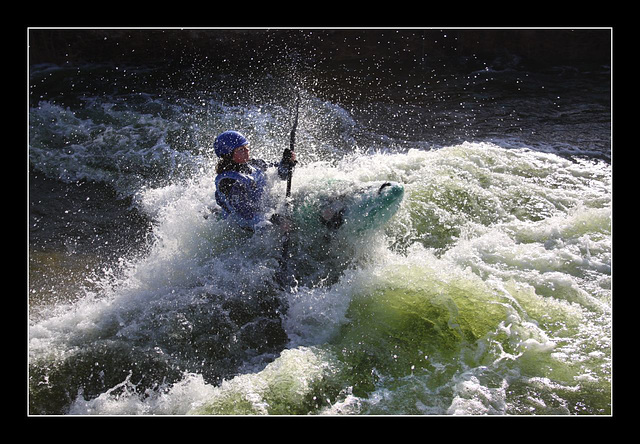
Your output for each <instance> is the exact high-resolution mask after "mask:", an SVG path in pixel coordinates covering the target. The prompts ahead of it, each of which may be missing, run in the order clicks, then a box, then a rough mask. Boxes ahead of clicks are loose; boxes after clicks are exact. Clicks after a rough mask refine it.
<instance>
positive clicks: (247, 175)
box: [215, 165, 267, 229]
mask: <svg viewBox="0 0 640 444" xmlns="http://www.w3.org/2000/svg"><path fill="white" fill-rule="evenodd" d="M246 167H247V172H239V171H224V172H222V173H220V174H218V175H217V176H216V179H215V184H216V193H215V198H216V202H217V203H218V205H220V207H221V208H222V217H223V218H225V219H227V218H230V219H231V220H233V221H234V222H235V223H237V224H238V225H239V226H240V227H242V228H246V229H255V228H256V226H257V225H259V224H261V223H263V222H265V215H264V208H263V197H264V192H265V189H266V185H267V181H266V177H265V175H264V173H263V171H262V170H261V169H260V168H256V167H255V166H252V165H246ZM224 181H228V182H226V183H225V184H224V186H223V182H224Z"/></svg>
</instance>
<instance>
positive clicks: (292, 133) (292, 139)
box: [287, 92, 300, 198]
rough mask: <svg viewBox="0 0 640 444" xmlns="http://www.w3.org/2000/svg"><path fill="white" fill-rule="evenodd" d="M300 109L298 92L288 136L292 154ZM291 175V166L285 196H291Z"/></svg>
mask: <svg viewBox="0 0 640 444" xmlns="http://www.w3.org/2000/svg"><path fill="white" fill-rule="evenodd" d="M299 110H300V92H298V97H297V99H296V115H295V117H294V119H293V127H292V128H291V137H290V138H289V150H290V151H291V154H293V152H294V149H295V146H296V129H297V128H298V114H299ZM291 176H293V168H289V174H288V175H287V198H288V197H289V196H291Z"/></svg>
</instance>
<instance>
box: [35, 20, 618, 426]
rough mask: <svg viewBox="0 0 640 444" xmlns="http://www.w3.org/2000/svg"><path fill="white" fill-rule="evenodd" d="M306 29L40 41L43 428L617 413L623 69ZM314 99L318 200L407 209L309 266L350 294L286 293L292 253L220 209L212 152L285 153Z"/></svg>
mask: <svg viewBox="0 0 640 444" xmlns="http://www.w3.org/2000/svg"><path fill="white" fill-rule="evenodd" d="M487 32H488V31H487ZM577 32H580V31H577ZM583 32H585V33H586V32H587V31H583ZM601 32H604V33H605V35H604V39H603V40H602V41H605V44H604V46H605V47H606V46H607V45H606V41H607V39H608V35H606V32H607V31H606V30H605V31H601ZM285 34H286V35H289V34H287V33H284V34H282V35H279V34H278V33H275V34H274V33H266V34H265V35H267V37H266V38H265V39H262V40H260V41H261V43H260V44H258V43H256V41H257V38H256V37H255V35H253V34H251V33H250V32H244V33H235V34H233V36H232V37H229V34H226V33H224V32H222V31H217V32H215V33H213V32H211V33H210V34H206V33H204V34H198V35H197V36H191V38H190V39H185V38H181V39H166V41H165V45H164V46H163V50H162V51H164V52H162V51H161V49H159V48H158V47H156V46H154V45H153V44H150V42H152V41H153V38H155V37H157V36H158V34H157V33H149V34H147V38H146V39H142V40H141V39H140V35H144V33H142V34H136V36H137V37H136V39H133V38H132V37H127V33H126V32H124V31H122V32H120V33H119V34H118V35H116V34H113V36H112V35H111V34H108V35H107V38H104V37H105V36H104V35H101V36H100V37H101V38H98V37H96V35H94V34H87V35H86V38H85V39H84V40H77V39H76V40H74V39H70V38H69V37H64V36H59V35H58V36H57V37H56V38H54V39H49V40H46V39H44V38H43V37H42V36H41V35H37V36H36V35H34V37H33V39H32V48H33V49H32V53H33V62H32V63H31V64H30V70H29V91H30V94H29V103H30V110H29V139H30V140H29V162H30V163H29V167H30V173H29V199H28V224H29V315H30V318H29V333H30V335H29V342H28V349H29V356H30V365H29V378H30V379H29V382H30V383H29V411H30V413H31V414H69V413H71V414H87V413H98V414H185V413H188V414H192V413H210V414H227V413H239V414H262V413H267V414H307V413H319V414H487V413H489V414H581V413H586V414H608V413H610V412H611V396H610V386H611V353H610V339H611V331H610V329H611V300H612V295H611V282H610V279H611V242H610V238H611V220H610V210H611V159H612V151H611V149H612V141H611V128H612V123H611V66H610V65H609V64H608V63H606V60H605V63H602V60H593V59H592V60H577V59H572V60H567V61H568V62H570V63H560V61H559V60H556V59H554V58H553V57H551V56H550V57H549V61H548V62H547V63H542V61H543V60H544V57H543V56H542V55H541V51H535V50H534V49H532V48H533V47H535V46H536V45H535V38H536V37H535V36H530V37H531V38H534V40H529V44H528V45H527V46H526V47H527V48H528V49H527V51H524V50H522V48H524V47H525V46H523V45H521V46H519V47H518V46H514V47H510V46H509V44H507V43H504V47H500V44H499V42H500V41H501V40H496V39H494V42H496V43H495V45H496V46H495V47H494V50H493V52H489V51H488V50H487V46H486V45H485V46H484V47H482V48H480V47H478V48H472V49H473V50H469V48H468V46H464V45H463V43H462V42H468V41H469V40H468V38H467V37H464V36H462V35H461V34H460V35H458V34H456V33H449V34H448V35H447V33H446V32H444V31H438V32H435V31H434V32H431V33H424V32H422V31H420V32H417V31H416V32H412V33H409V32H405V33H402V35H401V36H400V37H401V38H400V37H399V36H398V34H393V33H392V34H391V35H389V34H388V33H387V34H386V36H387V37H386V40H385V39H384V38H383V37H384V36H385V35H384V34H380V33H374V32H373V31H372V32H371V34H369V35H368V38H365V37H367V33H366V32H360V33H358V35H354V34H345V35H338V36H336V34H335V33H327V34H326V35H325V36H324V38H320V39H317V40H316V39H312V38H311V37H309V35H310V34H312V33H308V34H307V36H306V37H305V39H304V41H303V42H302V43H301V42H300V40H299V39H298V40H291V41H287V40H286V39H285V37H286V35H285ZM316 34H319V33H316ZM43 35H44V34H43ZM48 35H49V37H50V36H51V35H50V34H48ZM167 35H168V33H163V34H162V36H163V38H166V36H167ZM203 35H205V36H207V35H208V36H209V38H210V39H211V42H217V43H215V44H213V43H212V46H213V47H215V48H216V50H218V52H208V53H207V52H205V51H204V50H203V49H202V48H203V45H202V42H203V38H204V37H203ZM585 35H586V34H585ZM599 35H602V34H599ZM278 36H279V37H282V38H277V37H278ZM487 36H490V34H487ZM116 37H117V38H116ZM465 38H467V40H465ZM538 38H539V39H540V40H539V41H540V45H539V46H541V47H544V46H545V45H548V40H549V39H548V38H542V37H540V36H538ZM446 39H451V40H452V41H454V40H455V41H457V42H458V43H457V46H456V47H455V48H454V49H455V50H456V51H453V52H452V49H451V48H452V46H450V47H447V48H448V49H447V48H445V49H446V50H445V49H442V48H440V46H438V45H437V44H436V43H434V42H437V41H439V42H444V41H447V40H446ZM456 39H457V40H456ZM258 40H259V39H258ZM514 40H517V39H514ZM583 40H584V41H587V42H591V44H593V41H594V40H593V37H592V36H591V33H589V36H588V38H587V37H585V38H584V39H583ZM44 41H47V42H49V46H46V47H45V46H44V43H43V42H44ZM143 41H147V42H146V44H143V43H141V42H143ZM373 41H375V42H379V43H375V44H374V43H372V42H373ZM578 41H579V40H575V39H574V40H571V45H572V47H573V48H574V51H573V54H576V53H578V52H579V51H578V49H579V48H580V46H579V45H578V43H576V42H578ZM597 41H598V42H600V46H598V47H599V48H601V47H602V41H601V40H597ZM69 42H71V43H69ZM105 42H109V43H110V44H111V45H112V46H108V47H107V46H105V45H106V43H105ZM114 42H117V44H115V45H114ZM340 42H342V44H343V45H344V46H342V47H341V46H340V45H339V44H338V43H340ZM169 43H171V44H169ZM567 44H568V43H567ZM584 44H586V43H584ZM92 45H94V46H93V47H94V48H100V49H99V50H96V51H94V54H97V56H95V57H94V58H90V57H88V56H87V54H88V53H89V51H88V48H91V47H92ZM314 45H315V46H314ZM336 45H337V46H336ZM559 45H560V46H559V48H561V49H562V40H560V41H559ZM454 46H455V45H454ZM60 47H63V48H68V49H70V50H69V51H67V52H66V53H65V51H58V50H57V48H60ZM115 47H117V48H118V51H117V52H114V49H113V48H115ZM220 48H227V50H228V51H229V53H228V54H227V53H224V51H223V50H221V49H220ZM265 48H268V50H265ZM340 48H343V50H342V51H341V50H340ZM437 48H440V49H437ZM505 48H508V49H505ZM45 49H46V50H45ZM376 49H377V50H376ZM518 49H520V50H521V52H517V51H518ZM561 49H558V52H560V53H566V51H567V50H565V49H562V50H561ZM211 51H213V50H211ZM458 51H459V52H458ZM161 52H162V54H160V53H161ZM583 53H587V51H586V50H583ZM63 54H64V55H63ZM136 54H139V55H140V56H139V57H136ZM159 54H160V55H162V56H167V55H170V56H171V57H169V58H167V60H166V62H165V63H161V64H159V63H158V62H157V60H156V59H157V58H158V57H159ZM232 55H236V56H237V58H236V59H235V63H233V65H232V66H230V65H229V63H228V60H229V59H230V57H231V56H232ZM394 57H395V58H396V59H398V60H400V59H401V60H402V63H401V64H398V63H396V62H395V60H396V59H394ZM295 88H299V89H300V90H301V91H302V92H303V106H302V108H301V115H300V118H301V120H300V126H299V132H298V137H297V143H298V152H299V157H300V165H299V167H298V169H297V174H296V177H295V180H294V192H295V193H297V195H298V196H304V195H305V193H310V191H311V190H313V189H314V187H317V186H318V183H319V182H318V181H319V180H323V179H326V178H334V179H340V180H343V179H349V180H351V181H355V182H356V183H367V182H369V181H373V180H395V181H399V182H401V183H403V184H404V185H405V189H406V196H405V202H404V204H403V207H402V208H401V210H400V211H399V213H398V215H397V217H396V218H395V219H394V221H393V222H392V223H390V224H389V226H388V227H387V228H386V230H384V233H377V234H376V235H375V236H373V237H372V238H369V239H352V240H351V241H350V242H348V243H347V244H345V245H340V246H332V248H331V249H329V250H328V251H329V253H326V252H323V253H322V254H319V253H318V252H310V253H304V254H309V257H306V258H305V261H306V262H307V263H312V264H314V267H315V270H314V272H315V273H316V274H317V275H318V276H320V275H323V273H324V275H326V276H329V275H331V276H333V277H332V278H331V279H328V278H326V279H317V280H316V281H311V282H309V281H307V283H306V284H305V286H304V287H300V288H297V289H296V291H294V292H291V293H288V294H284V295H283V294H281V293H279V292H278V291H275V290H274V289H273V288H274V287H273V286H272V285H270V284H269V283H270V282H271V281H272V279H273V274H274V271H275V269H276V268H277V266H276V265H275V264H276V263H277V251H278V249H277V247H275V246H276V245H279V244H278V242H277V239H275V238H274V237H273V236H271V235H265V236H256V237H254V238H251V239H247V238H245V237H242V235H241V234H238V233H235V234H234V233H233V230H231V234H229V233H230V231H229V227H225V226H223V224H220V223H217V222H212V221H211V220H210V219H208V218H205V217H204V215H206V214H207V211H208V210H207V209H208V207H210V206H211V205H213V202H212V195H213V191H214V188H212V187H213V176H214V173H213V171H214V168H215V155H214V154H213V152H212V143H213V140H214V139H215V137H216V135H217V134H219V133H220V132H222V131H224V130H226V129H231V128H235V129H241V130H242V131H243V132H245V133H246V134H247V135H248V137H249V139H250V140H251V144H252V146H253V147H254V156H259V157H263V158H266V159H276V158H278V156H279V155H280V152H281V151H282V149H283V148H284V147H286V145H287V143H288V136H289V131H290V128H291V109H292V106H293V103H294V100H295V95H294V94H293V93H292V92H293V91H294V89H295ZM280 187H281V184H277V183H276V184H274V185H273V190H272V200H273V204H274V205H277V204H278V202H279V201H280V200H281V199H280V198H281V196H282V189H281V188H280ZM238 236H240V237H238ZM300 254H303V253H300ZM321 257H322V260H321V259H320V258H321ZM314 261H315V262H314ZM283 300H285V302H286V303H285V306H288V307H289V309H288V311H286V312H285V311H283V310H282V307H283V305H282V301H283ZM480 307H482V308H481V309H480ZM418 320H421V321H418ZM380 325H384V326H385V328H380ZM402 337H404V338H406V340H405V341H402V340H400V338H402ZM223 381H224V382H223ZM320 399H322V401H320Z"/></svg>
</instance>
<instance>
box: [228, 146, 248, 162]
mask: <svg viewBox="0 0 640 444" xmlns="http://www.w3.org/2000/svg"><path fill="white" fill-rule="evenodd" d="M232 159H233V161H234V162H235V163H247V162H248V161H249V145H242V146H239V147H238V148H236V149H235V150H233V157H232Z"/></svg>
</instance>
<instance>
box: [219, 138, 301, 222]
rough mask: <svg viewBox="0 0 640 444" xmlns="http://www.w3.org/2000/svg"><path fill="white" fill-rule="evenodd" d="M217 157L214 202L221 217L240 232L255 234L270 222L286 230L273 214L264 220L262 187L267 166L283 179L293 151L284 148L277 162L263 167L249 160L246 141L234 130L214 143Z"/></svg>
mask: <svg viewBox="0 0 640 444" xmlns="http://www.w3.org/2000/svg"><path fill="white" fill-rule="evenodd" d="M214 150H215V153H216V155H217V156H218V157H219V159H220V160H219V161H218V166H217V168H216V173H217V175H216V179H215V185H216V192H215V198H216V202H217V203H218V205H220V207H221V208H222V216H223V217H224V218H226V219H230V220H232V221H233V222H235V223H236V224H238V226H240V227H241V228H243V229H246V230H250V231H255V230H257V229H260V228H263V227H266V226H269V225H271V224H273V223H275V224H277V225H281V226H282V227H284V228H285V229H288V226H289V224H287V223H281V222H282V221H283V219H282V218H281V217H279V216H277V215H272V216H271V217H269V218H267V215H266V214H265V208H264V205H263V199H264V193H265V188H266V176H265V171H266V169H267V168H268V167H269V166H274V167H277V168H278V176H279V177H280V179H282V180H286V179H287V177H288V175H289V173H290V171H291V170H292V169H293V168H294V166H295V165H296V155H295V152H293V151H291V150H290V149H288V148H287V149H285V150H284V153H283V155H282V159H281V160H280V162H279V163H274V164H271V165H269V164H267V163H266V162H265V161H264V160H260V159H251V157H250V152H249V141H248V140H247V138H246V137H245V136H244V135H242V134H241V133H239V132H238V131H225V132H223V133H222V134H220V135H219V136H218V137H217V138H216V140H215V143H214Z"/></svg>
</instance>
